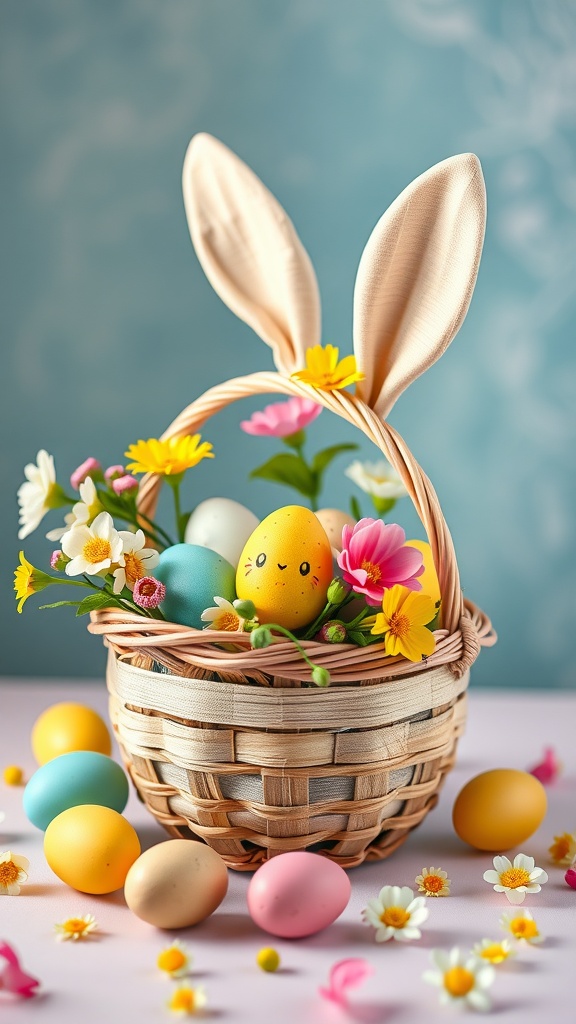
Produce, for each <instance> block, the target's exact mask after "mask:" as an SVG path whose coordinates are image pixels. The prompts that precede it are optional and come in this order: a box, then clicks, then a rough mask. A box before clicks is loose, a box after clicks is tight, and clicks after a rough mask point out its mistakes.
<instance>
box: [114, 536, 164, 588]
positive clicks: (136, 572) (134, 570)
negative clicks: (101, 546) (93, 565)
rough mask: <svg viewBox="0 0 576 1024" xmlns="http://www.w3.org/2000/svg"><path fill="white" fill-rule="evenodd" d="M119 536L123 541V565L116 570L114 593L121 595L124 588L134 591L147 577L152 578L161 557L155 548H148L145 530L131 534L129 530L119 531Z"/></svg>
mask: <svg viewBox="0 0 576 1024" xmlns="http://www.w3.org/2000/svg"><path fill="white" fill-rule="evenodd" d="M118 536H119V537H120V538H121V540H122V547H123V551H122V554H123V559H122V561H123V562H124V564H123V565H119V566H118V568H117V569H115V570H114V573H113V575H114V593H115V594H120V593H121V592H122V591H123V589H124V587H128V590H134V584H135V583H136V582H137V581H138V580H141V579H144V577H145V576H152V575H153V574H152V571H151V570H152V569H155V568H156V566H157V565H158V562H159V561H160V555H159V554H158V552H157V551H156V549H155V548H147V547H146V537H145V536H144V531H143V530H136V533H131V532H130V531H129V530H119V532H118Z"/></svg>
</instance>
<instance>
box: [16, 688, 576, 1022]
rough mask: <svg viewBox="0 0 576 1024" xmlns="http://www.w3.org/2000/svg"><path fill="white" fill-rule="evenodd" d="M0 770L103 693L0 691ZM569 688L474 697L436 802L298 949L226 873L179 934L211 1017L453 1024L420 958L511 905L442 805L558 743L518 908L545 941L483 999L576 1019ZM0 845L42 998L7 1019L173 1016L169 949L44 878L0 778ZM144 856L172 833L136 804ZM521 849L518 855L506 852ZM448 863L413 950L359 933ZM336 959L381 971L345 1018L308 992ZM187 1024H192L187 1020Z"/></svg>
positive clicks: (573, 750)
mask: <svg viewBox="0 0 576 1024" xmlns="http://www.w3.org/2000/svg"><path fill="white" fill-rule="evenodd" d="M0 697H1V704H0V707H1V709H2V710H1V714H0V767H4V766H5V765H7V764H12V763H15V764H19V765H21V766H22V767H23V768H24V770H25V772H26V774H27V775H30V774H31V773H32V772H33V771H34V768H35V765H34V761H33V758H32V754H31V751H30V744H29V736H30V730H31V727H32V724H33V722H34V720H35V719H36V717H37V716H38V715H39V714H40V712H41V711H42V710H43V709H44V708H46V707H48V706H49V705H50V704H52V703H55V702H57V701H60V700H78V701H81V702H83V703H86V704H89V705H90V706H92V707H93V708H95V709H97V710H99V711H100V712H101V713H102V714H103V715H105V714H106V692H105V687H104V684H103V683H97V684H91V683H90V684H87V683H86V682H84V681H83V682H78V683H74V682H67V683H65V684H64V683H56V682H49V681H47V682H42V683H39V682H37V681H36V682H35V681H26V680H8V679H5V680H3V681H1V682H0ZM575 735H576V693H574V694H568V693H551V694H544V693H527V692H521V691H518V692H515V693H512V692H501V693H498V692H495V691H483V692H477V691H472V693H471V695H470V709H469V724H468V730H467V733H466V735H465V737H464V738H463V739H462V740H461V743H460V748H459V755H458V763H457V766H456V768H455V769H454V771H453V772H452V773H451V774H450V776H449V777H448V780H447V782H446V784H445V786H444V790H443V792H442V795H441V799H440V803H439V806H438V807H437V808H436V810H434V811H433V812H432V813H431V814H430V815H429V816H428V818H427V819H426V821H425V822H424V824H423V825H422V826H421V827H420V828H419V829H418V830H416V831H415V832H413V833H412V835H411V836H410V837H409V839H408V841H407V842H406V844H405V845H404V846H403V847H402V848H401V849H400V850H398V851H397V852H396V853H395V854H394V855H393V856H392V857H391V858H389V859H388V860H386V861H383V862H380V863H376V864H367V865H363V866H362V867H359V868H355V869H354V870H353V871H351V872H350V878H351V881H352V898H351V900H350V903H349V905H348V907H347V909H346V910H345V912H344V913H343V915H342V916H341V917H340V919H339V920H338V921H337V922H336V923H335V924H333V925H332V926H331V927H330V928H328V929H326V930H325V931H324V932H321V933H320V934H318V935H316V936H313V937H312V938H308V939H300V940H292V941H287V940H281V939H274V938H272V937H270V936H268V935H266V934H265V933H263V932H262V931H260V929H258V928H257V927H256V926H255V925H254V924H253V923H252V921H251V919H250V917H249V916H248V913H247V909H246V888H247V886H248V882H249V880H250V877H251V876H249V875H246V874H241V873H236V872H230V887H229V890H228V895H227V896H226V898H225V900H224V902H223V903H222V905H221V906H220V908H219V909H218V910H217V911H216V913H215V914H214V915H213V916H212V917H211V918H210V919H209V920H207V921H205V922H203V923H202V924H200V925H197V926H196V927H195V928H191V929H188V930H186V931H184V932H179V933H177V937H178V938H180V939H181V940H183V941H185V942H186V943H187V944H188V946H189V948H190V951H191V953H192V955H193V958H194V964H193V974H192V979H191V980H192V981H193V980H194V979H196V980H197V981H198V982H201V983H202V984H203V986H204V987H205V989H206V992H207V995H208V999H209V1005H208V1009H207V1011H206V1012H205V1019H206V1018H207V1019H211V1018H212V1019H215V1020H222V1021H223V1022H228V1021H229V1022H230V1024H233V1022H236V1024H294V1022H298V1024H337V1022H344V1021H346V1020H356V1021H362V1022H372V1024H377V1022H383V1024H395V1022H398V1024H420V1022H426V1024H435V1022H436V1021H449V1020H451V1019H453V1017H454V1012H453V1008H452V1007H448V1008H443V1007H441V1006H439V1004H438V1002H437V993H436V990H435V989H433V988H432V987H431V986H430V985H427V984H425V983H424V982H423V981H422V980H421V975H422V972H423V971H424V970H426V969H427V968H428V967H429V956H430V950H431V949H433V948H435V947H444V948H449V947H450V946H452V945H460V946H462V947H465V948H467V949H469V948H470V947H471V946H472V945H473V944H474V943H475V942H476V941H478V940H479V939H482V938H484V937H486V938H496V937H498V936H500V937H503V935H504V933H503V932H501V931H500V929H499V925H498V919H499V917H500V915H501V913H502V912H503V911H504V910H507V909H508V908H509V906H510V905H509V904H508V902H507V900H506V898H505V897H504V896H503V895H497V894H496V893H494V892H493V890H492V888H491V887H490V886H489V885H488V884H487V883H486V882H484V881H483V880H482V874H483V872H484V870H485V869H486V868H488V867H491V860H490V857H489V855H486V854H481V853H475V852H473V851H472V850H470V849H468V848H466V847H465V846H464V845H463V844H462V843H461V842H460V840H458V839H457V837H456V836H455V835H454V833H453V830H452V826H451V808H452V804H453V801H454V798H455V795H456V793H457V792H458V790H459V789H460V788H461V786H462V785H463V783H464V782H465V781H466V780H467V779H469V778H471V777H472V776H473V775H476V774H477V773H478V772H480V771H483V770H486V769H488V768H496V767H512V768H526V767H528V766H530V765H531V764H533V763H534V762H535V760H538V759H539V756H540V754H541V751H542V748H543V746H544V745H548V744H551V745H553V746H554V747H555V748H556V750H557V753H558V755H559V757H560V759H561V760H562V761H563V763H564V773H563V775H562V777H561V778H560V779H559V780H558V781H557V782H556V784H555V785H554V786H551V787H550V788H549V790H548V792H549V811H548V815H547V817H546V819H545V822H544V824H543V825H542V827H541V828H540V829H539V831H538V832H537V833H536V834H535V835H534V836H533V837H532V838H531V839H530V840H529V841H528V842H527V843H526V844H525V845H524V849H523V851H522V852H525V853H528V854H530V855H532V856H533V857H535V859H536V863H537V864H538V865H540V866H542V867H546V868H547V869H548V870H549V874H550V881H549V882H548V884H547V885H545V886H544V887H543V889H542V891H541V892H540V893H539V894H537V895H535V896H532V897H528V898H527V900H526V903H525V904H524V906H526V907H527V908H528V909H530V910H531V911H532V913H533V914H534V916H535V917H536V920H537V922H538V925H539V927H540V930H541V932H542V933H543V934H545V935H546V936H547V939H546V942H545V943H544V944H543V945H542V946H540V947H532V948H530V947H529V948H527V949H521V950H520V952H519V955H518V956H517V957H516V958H515V961H513V962H512V963H508V964H505V965H504V966H502V967H500V968H498V969H497V970H498V973H497V978H496V981H495V984H494V986H493V988H492V995H493V1009H492V1013H493V1014H495V1016H496V1018H497V1019H499V1020H501V1021H503V1022H504V1021H505V1022H506V1024H543V1022H544V1021H546V1020H554V1021H557V1022H558V1021H561V1022H563V1024H571V1022H572V1021H574V1020H576V998H575V991H576V891H573V890H571V889H569V888H568V886H566V884H565V883H564V881H563V870H562V869H559V868H555V867H550V866H549V864H548V858H547V848H548V846H549V845H550V842H551V840H552V837H553V836H554V835H555V834H557V833H558V832H563V831H573V830H574V829H575V828H576V742H575ZM0 809H1V810H3V811H4V812H5V814H6V818H5V821H4V822H3V824H2V825H0V848H1V849H3V850H6V849H11V850H12V851H14V852H16V853H21V854H24V855H25V856H26V857H28V858H29V860H30V877H29V881H28V883H27V884H26V885H25V886H24V887H23V888H22V893H21V895H20V896H17V897H16V896H0V938H4V939H6V940H8V941H9V942H11V943H13V944H14V945H15V947H16V948H17V950H18V951H19V953H20V954H21V957H22V961H23V965H24V967H25V968H26V969H27V970H28V971H29V972H30V973H31V974H33V975H35V976H36V977H38V978H39V979H40V980H41V982H42V989H41V994H40V995H39V996H38V997H37V998H35V999H33V1000H29V1001H22V1002H19V1003H14V1002H12V1001H8V1000H7V998H6V997H4V998H2V997H1V996H0V1024H2V1022H7V1024H8V1022H10V1024H11V1022H12V1021H14V1022H22V1024H29V1022H35V1021H38V1022H39V1024H40V1022H42V1024H72V1022H74V1024H117V1022H126V1024H148V1022H152V1021H155V1022H157V1021H160V1022H161V1021H168V1020H172V1019H177V1018H174V1017H173V1016H172V1014H171V1013H170V1012H169V1011H168V1010H167V1008H166V1000H167V999H168V997H169V995H170V992H171V989H172V987H173V983H172V982H170V981H169V980H168V979H166V978H165V977H162V976H160V974H159V972H158V970H157V968H156V966H155V961H156V956H157V954H158V952H159V951H160V950H161V949H162V948H163V946H165V945H167V944H168V941H169V940H170V938H171V937H176V933H174V935H173V936H171V935H170V934H169V933H165V932H159V931H157V930H156V929H154V928H153V927H151V926H150V925H147V924H145V923H144V922H143V921H140V920H139V919H138V918H136V917H134V916H133V915H132V914H131V912H130V911H129V910H128V909H127V907H126V905H125V903H124V898H123V895H122V892H121V891H120V892H117V893H114V894H113V895H110V896H99V897H94V896H85V895H83V894H81V893H77V892H75V891H73V890H72V889H69V888H67V886H65V885H64V884H63V883H61V882H60V881H59V880H58V879H57V878H56V877H55V875H53V874H52V872H51V871H50V869H49V868H48V866H47V864H46V862H45V860H44V856H43V851H42V833H40V832H39V831H37V830H36V829H35V828H34V827H33V826H32V825H30V824H29V823H28V821H27V820H26V818H25V817H24V814H23V811H22V790H21V789H19V788H14V787H9V786H7V785H6V784H5V783H4V782H0ZM125 814H126V816H127V817H128V819H129V820H130V821H131V822H132V823H133V825H134V826H135V827H136V829H137V831H138V833H139V836H140V839H141V842H142V846H143V848H147V847H148V846H151V845H153V844H154V843H156V842H160V841H162V840H163V839H165V838H166V836H165V833H164V832H163V831H162V829H161V828H160V827H159V826H158V825H157V824H156V823H155V822H154V821H153V820H152V819H151V818H150V817H149V815H148V812H147V811H145V809H144V808H143V806H142V805H141V804H140V802H139V801H138V800H137V798H136V796H135V795H134V794H133V793H132V794H131V796H130V801H129V804H128V807H127V809H126V812H125ZM515 852H520V851H515ZM430 865H434V866H436V867H437V866H441V867H444V868H445V869H446V870H447V871H448V874H449V877H450V878H451V879H452V892H453V895H451V896H450V897H448V898H444V899H435V900H429V904H430V917H429V919H428V921H427V922H426V924H425V925H424V926H423V936H422V939H421V940H420V941H419V942H414V943H410V944H407V945H403V944H400V943H394V942H388V943H385V944H382V945H379V944H376V943H375V942H374V938H373V932H372V930H371V929H369V928H368V927H366V926H365V925H363V924H362V922H361V917H360V914H361V910H362V908H363V907H364V906H365V904H366V901H367V900H368V899H369V898H370V897H371V896H374V895H376V894H377V892H378V890H379V889H380V887H381V886H382V885H385V884H398V885H413V882H414V878H415V876H416V875H417V874H418V873H419V872H420V870H421V868H422V867H424V866H430ZM88 912H90V913H93V914H94V915H95V916H96V918H97V920H98V923H99V925H100V932H99V933H98V936H97V937H94V938H93V939H92V940H90V941H85V942H78V943H74V944H73V943H70V942H66V943H58V942H56V941H55V939H54V932H53V926H54V924H55V922H57V921H62V920H63V919H65V918H66V917H70V916H77V915H83V914H85V913H88ZM267 945H273V946H274V947H275V948H276V949H277V950H278V951H279V953H280V956H281V958H282V969H281V970H280V971H279V972H278V973H276V974H265V973H263V972H262V971H260V969H259V968H258V967H257V966H256V964H255V956H256V953H257V952H258V950H259V949H260V948H261V947H262V946H267ZM344 957H364V958H366V959H367V960H368V961H369V962H370V964H371V965H372V966H373V967H374V969H375V974H374V975H373V977H372V978H370V979H369V980H368V981H367V982H366V983H365V984H364V985H363V986H362V987H361V988H358V989H357V990H356V991H355V992H354V993H352V997H351V1002H352V1010H351V1012H350V1013H348V1014H344V1013H343V1012H342V1011H340V1010H339V1009H338V1008H337V1007H336V1006H333V1005H331V1004H329V1003H326V1002H325V1001H323V1000H322V999H321V998H320V997H319V996H318V994H317V989H318V986H319V985H323V984H325V983H326V981H327V977H328V972H329V969H330V967H331V965H332V964H334V963H335V962H336V961H338V960H340V959H343V958H344ZM192 1019H194V1018H192Z"/></svg>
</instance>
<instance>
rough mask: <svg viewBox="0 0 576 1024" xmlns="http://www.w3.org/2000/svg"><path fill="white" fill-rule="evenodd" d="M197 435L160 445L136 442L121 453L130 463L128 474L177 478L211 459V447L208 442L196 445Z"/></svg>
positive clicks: (153, 438) (171, 439) (159, 443)
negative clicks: (130, 460) (147, 474)
mask: <svg viewBox="0 0 576 1024" xmlns="http://www.w3.org/2000/svg"><path fill="white" fill-rule="evenodd" d="M199 441H200V434H194V436H193V437H190V436H188V435H186V437H171V438H169V439H168V440H167V441H160V440H158V439H157V438H155V437H151V438H149V439H148V441H137V443H136V444H131V445H130V447H129V449H128V451H127V452H125V453H124V454H125V456H126V458H127V459H132V460H133V461H132V462H131V463H129V464H128V466H127V467H126V468H127V469H128V470H129V471H130V472H131V473H156V474H157V475H158V476H179V475H180V474H181V473H185V472H186V470H187V469H191V467H192V466H196V465H197V464H198V463H199V462H201V461H202V459H213V458H214V453H213V451H212V445H211V444H210V443H209V442H208V441H203V442H202V444H199Z"/></svg>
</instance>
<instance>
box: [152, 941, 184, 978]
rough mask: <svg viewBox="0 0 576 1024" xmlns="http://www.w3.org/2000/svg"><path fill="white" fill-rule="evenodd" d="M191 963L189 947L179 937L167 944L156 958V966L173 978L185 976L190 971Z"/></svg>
mask: <svg viewBox="0 0 576 1024" xmlns="http://www.w3.org/2000/svg"><path fill="white" fill-rule="evenodd" d="M191 964H192V957H191V956H190V954H189V952H188V949H187V947H186V946H185V945H184V943H182V942H179V941H178V939H174V942H172V943H170V945H169V946H166V947H165V948H164V949H163V950H162V952H161V953H159V954H158V957H157V959H156V966H157V967H159V968H160V970H161V971H164V972H165V973H166V974H169V975H170V977H171V978H183V977H184V976H185V975H186V974H188V973H189V971H190V966H191Z"/></svg>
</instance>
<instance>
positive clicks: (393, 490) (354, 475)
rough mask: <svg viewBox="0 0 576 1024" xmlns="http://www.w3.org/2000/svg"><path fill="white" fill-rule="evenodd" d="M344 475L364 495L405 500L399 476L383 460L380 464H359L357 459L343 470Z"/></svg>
mask: <svg viewBox="0 0 576 1024" xmlns="http://www.w3.org/2000/svg"><path fill="white" fill-rule="evenodd" d="M344 473H345V475H346V476H347V477H348V479H349V480H353V481H354V483H355V484H357V486H358V487H359V488H360V489H361V490H362V491H364V492H365V494H369V495H370V496H371V497H374V498H388V499H392V500H394V501H395V500H396V499H397V498H405V497H406V495H407V493H408V492H407V490H406V488H405V486H404V484H403V483H402V480H401V479H400V476H399V474H398V473H397V472H396V470H395V469H394V468H393V466H391V465H390V463H389V462H386V461H385V460H384V459H382V461H381V462H360V460H359V459H356V460H355V461H354V462H352V463H351V464H350V465H349V466H348V467H347V468H346V469H345V470H344Z"/></svg>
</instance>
